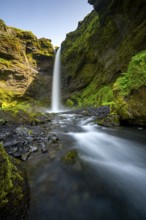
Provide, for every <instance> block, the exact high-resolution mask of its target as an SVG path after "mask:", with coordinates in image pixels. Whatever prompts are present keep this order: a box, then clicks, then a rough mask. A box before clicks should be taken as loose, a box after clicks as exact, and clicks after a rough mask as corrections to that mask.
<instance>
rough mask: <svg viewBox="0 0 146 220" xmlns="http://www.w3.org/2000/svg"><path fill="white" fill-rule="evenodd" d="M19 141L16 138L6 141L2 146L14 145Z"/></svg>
mask: <svg viewBox="0 0 146 220" xmlns="http://www.w3.org/2000/svg"><path fill="white" fill-rule="evenodd" d="M18 143H19V141H17V140H11V141H7V142H5V143H4V144H3V146H4V147H9V146H15V145H17V144H18Z"/></svg>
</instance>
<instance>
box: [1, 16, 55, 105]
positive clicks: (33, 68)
mask: <svg viewBox="0 0 146 220" xmlns="http://www.w3.org/2000/svg"><path fill="white" fill-rule="evenodd" d="M53 61H54V50H53V46H52V44H51V41H50V40H49V39H45V38H41V39H37V37H36V36H34V35H33V34H32V33H31V32H29V31H22V30H20V29H17V28H13V27H8V26H6V25H5V23H4V22H3V21H2V20H0V104H1V105H5V104H6V103H7V102H11V101H12V100H15V99H20V98H22V99H24V98H27V97H29V98H35V99H36V100H43V101H44V100H45V98H46V99H48V97H49V94H50V90H51V88H50V85H51V81H52V78H51V77H52V68H53ZM40 88H41V89H40Z"/></svg>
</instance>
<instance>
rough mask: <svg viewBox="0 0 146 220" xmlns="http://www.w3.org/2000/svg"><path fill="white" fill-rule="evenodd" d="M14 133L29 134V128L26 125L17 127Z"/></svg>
mask: <svg viewBox="0 0 146 220" xmlns="http://www.w3.org/2000/svg"><path fill="white" fill-rule="evenodd" d="M15 132H16V134H18V135H26V136H27V135H28V134H29V129H27V128H26V127H18V128H16V130H15Z"/></svg>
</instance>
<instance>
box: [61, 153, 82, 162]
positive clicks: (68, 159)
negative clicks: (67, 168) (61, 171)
mask: <svg viewBox="0 0 146 220" xmlns="http://www.w3.org/2000/svg"><path fill="white" fill-rule="evenodd" d="M77 157H78V153H77V151H76V150H72V151H69V152H67V153H66V154H65V155H64V156H63V157H62V158H61V159H62V160H63V161H64V162H65V163H69V164H74V163H75V161H76V159H77Z"/></svg>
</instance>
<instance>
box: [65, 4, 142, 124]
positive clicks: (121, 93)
mask: <svg viewBox="0 0 146 220" xmlns="http://www.w3.org/2000/svg"><path fill="white" fill-rule="evenodd" d="M89 3H90V4H92V5H93V6H94V9H95V10H96V11H93V12H91V13H90V14H89V15H88V16H86V17H85V19H84V20H83V21H82V22H79V25H78V28H77V29H76V30H75V31H74V32H71V33H69V34H67V36H66V39H65V41H64V42H63V44H62V75H63V79H62V83H63V90H64V100H65V101H66V103H67V104H68V105H70V106H73V105H76V106H79V107H83V106H95V107H96V106H100V105H105V104H106V105H110V106H111V109H112V110H113V111H116V112H118V114H119V115H120V119H121V120H127V121H128V120H130V123H131V122H132V123H133V122H134V121H137V122H136V124H146V120H145V119H144V118H146V114H145V110H144V106H145V105H146V102H145V99H144V93H145V89H144V88H145V87H146V81H145V72H146V71H145V65H146V52H145V50H146V41H145V38H146V13H145V12H146V1H145V0H140V1H138V0H133V1H131V0H127V1H121V0H112V1H110V0H89ZM137 60H138V61H137ZM140 63H141V64H140ZM142 65H143V66H142ZM141 73H143V74H141ZM125 91H126V92H125ZM133 92H134V93H133ZM136 94H138V95H136ZM145 95H146V94H145ZM137 97H139V98H137ZM140 97H141V98H140ZM138 99H139V101H138ZM140 100H143V101H142V102H141V103H140ZM134 103H136V104H134ZM141 118H143V119H142V120H141Z"/></svg>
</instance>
